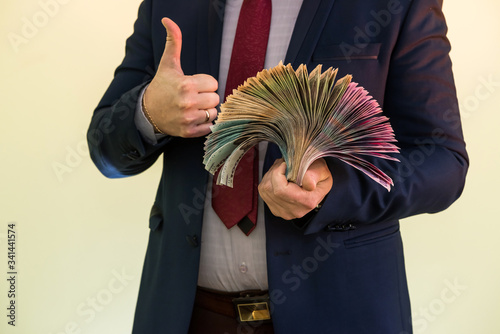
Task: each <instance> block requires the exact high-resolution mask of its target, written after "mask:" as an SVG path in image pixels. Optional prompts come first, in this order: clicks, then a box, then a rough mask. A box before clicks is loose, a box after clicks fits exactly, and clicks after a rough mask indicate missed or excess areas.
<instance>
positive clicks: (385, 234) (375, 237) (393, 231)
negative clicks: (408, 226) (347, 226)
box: [344, 224, 399, 248]
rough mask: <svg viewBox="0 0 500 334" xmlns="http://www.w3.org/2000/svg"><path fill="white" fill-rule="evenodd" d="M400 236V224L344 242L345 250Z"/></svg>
mask: <svg viewBox="0 0 500 334" xmlns="http://www.w3.org/2000/svg"><path fill="white" fill-rule="evenodd" d="M397 234H399V224H396V225H393V226H389V227H386V228H383V229H381V230H378V231H374V232H369V233H366V234H362V235H359V236H356V237H353V238H349V239H346V240H344V246H345V248H353V247H360V246H365V245H368V244H372V243H375V242H380V241H383V240H386V239H389V238H392V237H393V236H395V235H397Z"/></svg>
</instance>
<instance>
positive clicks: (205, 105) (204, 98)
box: [193, 92, 220, 110]
mask: <svg viewBox="0 0 500 334" xmlns="http://www.w3.org/2000/svg"><path fill="white" fill-rule="evenodd" d="M219 103H220V97H219V94H217V93H214V92H212V93H198V94H197V95H196V101H195V103H194V104H193V107H195V108H196V109H202V110H203V109H211V108H215V107H217V106H218V105H219Z"/></svg>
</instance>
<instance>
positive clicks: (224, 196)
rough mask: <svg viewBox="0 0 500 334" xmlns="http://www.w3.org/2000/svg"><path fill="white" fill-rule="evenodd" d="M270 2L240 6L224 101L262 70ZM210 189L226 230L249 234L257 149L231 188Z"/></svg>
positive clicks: (247, 2) (244, 160) (253, 212)
mask: <svg viewBox="0 0 500 334" xmlns="http://www.w3.org/2000/svg"><path fill="white" fill-rule="evenodd" d="M271 8H272V7H271V0H244V1H243V5H242V6H241V11H240V16H239V18H238V26H237V28H236V36H235V39H234V44H233V51H232V54H231V63H230V64H229V73H228V76H227V81H226V90H225V92H224V98H225V97H226V96H228V95H229V94H231V93H232V91H233V89H235V88H237V87H238V86H239V85H241V84H243V82H244V81H245V80H246V79H247V78H249V77H252V76H255V75H256V74H257V72H259V71H260V70H262V69H263V68H264V61H265V58H266V50H267V41H268V39H269V27H270V25H271V12H272V10H271ZM217 176H218V173H216V174H215V175H214V184H213V188H212V207H213V208H214V211H215V212H216V213H217V215H218V216H219V218H220V219H221V220H222V222H223V223H224V225H226V227H227V228H231V227H233V226H234V225H236V224H237V225H238V226H239V228H240V229H241V230H242V231H243V233H245V234H246V235H249V234H250V232H252V231H253V230H254V228H255V224H256V223H257V201H258V190H257V185H258V182H259V169H258V157H257V149H256V148H255V147H253V148H252V149H250V150H249V151H248V152H247V153H246V154H245V155H244V156H243V158H242V159H241V161H240V162H239V164H238V167H237V168H236V171H235V177H234V183H233V188H229V187H226V186H218V185H216V184H215V182H216V180H217Z"/></svg>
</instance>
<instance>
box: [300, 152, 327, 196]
mask: <svg viewBox="0 0 500 334" xmlns="http://www.w3.org/2000/svg"><path fill="white" fill-rule="evenodd" d="M329 177H331V173H330V170H329V169H328V166H327V164H326V162H325V160H324V159H318V160H315V161H314V162H313V163H312V164H311V166H309V168H308V169H307V171H306V173H305V175H304V179H303V180H302V188H303V189H304V190H307V191H313V190H314V189H316V186H317V185H318V183H320V182H321V181H324V180H326V179H328V178H329Z"/></svg>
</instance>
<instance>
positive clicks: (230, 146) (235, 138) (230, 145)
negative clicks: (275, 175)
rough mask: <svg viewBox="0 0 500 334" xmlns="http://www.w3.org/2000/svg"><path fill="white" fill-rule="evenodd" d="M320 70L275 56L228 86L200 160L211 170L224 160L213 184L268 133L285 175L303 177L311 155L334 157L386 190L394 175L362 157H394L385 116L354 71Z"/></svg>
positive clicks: (229, 174)
mask: <svg viewBox="0 0 500 334" xmlns="http://www.w3.org/2000/svg"><path fill="white" fill-rule="evenodd" d="M321 70H322V67H321V65H318V66H317V67H316V68H315V69H314V70H313V71H311V73H310V74H309V73H308V71H307V68H306V66H305V65H303V64H302V65H300V66H299V67H298V68H297V70H294V69H293V67H292V65H290V64H288V65H286V66H285V65H283V63H280V64H279V65H278V66H276V67H273V68H271V69H269V70H263V71H261V72H259V73H258V74H257V75H256V76H255V77H252V78H249V79H247V80H246V81H245V83H244V84H243V85H240V86H239V87H238V89H235V90H233V93H232V95H229V96H228V97H227V99H226V102H225V103H223V104H222V105H221V112H220V113H219V116H218V119H217V121H216V122H215V124H214V125H213V126H212V127H211V130H212V132H211V133H210V134H209V135H208V136H207V139H206V142H205V156H204V161H203V163H204V164H205V168H206V169H207V170H208V171H209V172H210V173H211V174H215V172H216V171H217V170H218V169H219V168H221V171H220V173H219V174H218V177H217V184H223V185H226V186H229V187H233V178H234V174H235V170H236V167H237V165H238V163H239V162H240V160H241V158H242V157H243V156H244V154H245V153H246V152H247V151H248V150H249V149H250V148H251V147H253V146H254V145H256V144H257V143H259V142H260V141H268V142H272V143H275V144H276V145H277V146H278V147H279V149H280V151H281V154H282V155H283V159H284V160H285V162H286V166H287V172H286V177H287V179H288V180H289V181H290V182H295V183H296V184H298V185H302V179H303V177H304V174H305V172H306V171H307V169H308V167H309V166H310V165H311V164H312V163H313V162H314V161H315V160H316V159H319V158H322V157H335V158H338V159H340V160H341V161H343V162H345V163H347V164H349V165H351V166H352V167H354V168H357V169H359V170H360V171H362V172H363V173H365V174H366V175H368V176H369V177H370V178H372V179H373V180H375V181H376V182H378V183H379V184H380V185H382V186H383V187H385V188H386V189H387V190H388V191H390V190H391V185H393V181H392V179H391V178H390V177H389V176H387V175H386V174H385V173H384V172H382V171H381V170H380V169H379V168H377V167H376V166H374V165H373V164H371V163H370V162H368V161H367V160H365V159H363V156H374V157H377V158H382V159H388V160H394V161H398V160H397V159H396V158H394V157H391V156H389V155H387V153H397V152H399V149H398V147H397V146H396V145H395V144H393V143H394V142H396V139H395V137H394V132H393V129H392V127H391V125H390V123H389V119H388V118H387V117H385V116H383V115H381V112H382V110H381V108H380V106H379V104H378V103H377V101H375V100H374V99H373V98H372V97H371V96H370V95H369V94H368V92H367V91H366V90H365V89H364V88H363V87H360V86H358V84H357V83H355V82H351V79H352V76H350V75H347V76H345V77H343V78H341V79H339V80H337V81H335V79H336V76H337V72H338V70H337V69H333V68H331V67H330V68H328V69H327V70H326V71H324V72H322V71H321Z"/></svg>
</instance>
